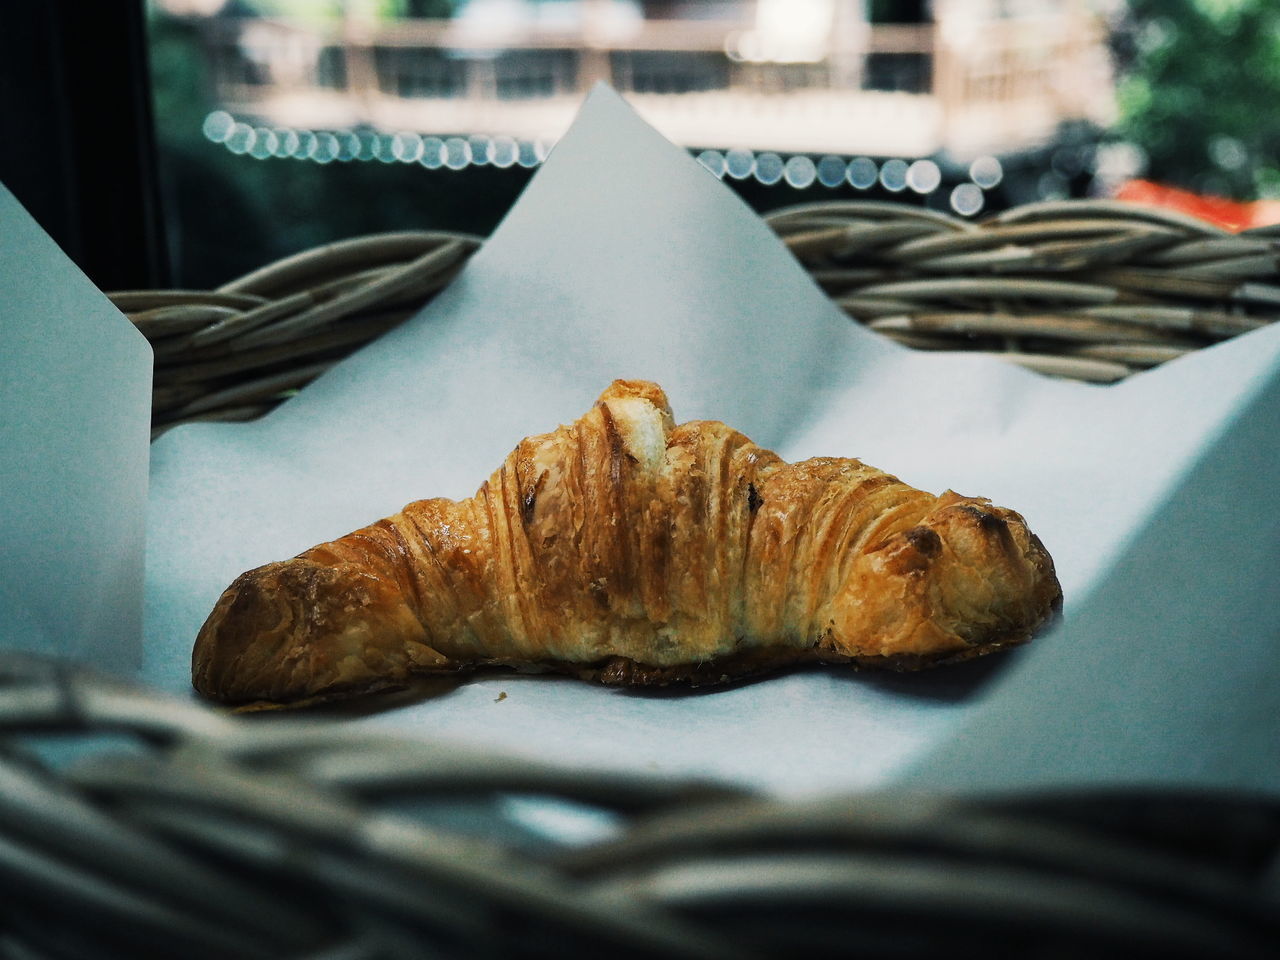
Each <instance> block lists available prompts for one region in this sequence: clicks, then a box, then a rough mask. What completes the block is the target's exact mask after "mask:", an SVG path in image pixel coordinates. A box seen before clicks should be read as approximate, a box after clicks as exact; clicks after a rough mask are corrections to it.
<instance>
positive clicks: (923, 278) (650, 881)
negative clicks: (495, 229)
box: [0, 203, 1280, 960]
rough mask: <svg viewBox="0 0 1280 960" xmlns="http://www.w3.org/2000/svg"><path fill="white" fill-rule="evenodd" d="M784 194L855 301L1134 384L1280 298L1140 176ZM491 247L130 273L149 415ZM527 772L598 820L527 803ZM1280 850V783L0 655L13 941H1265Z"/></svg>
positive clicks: (1014, 352) (821, 950) (1227, 946)
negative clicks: (1187, 777)
mask: <svg viewBox="0 0 1280 960" xmlns="http://www.w3.org/2000/svg"><path fill="white" fill-rule="evenodd" d="M769 222H770V223H771V224H772V226H773V227H774V229H775V230H776V231H777V232H778V233H779V234H780V235H781V236H782V237H783V238H784V240H785V241H786V243H787V244H788V246H789V247H790V248H791V250H792V251H793V252H794V253H795V255H796V256H797V257H798V258H799V259H800V260H801V262H802V263H804V264H805V266H806V267H807V268H808V269H809V270H810V271H811V272H812V273H813V275H814V277H815V279H816V280H817V282H818V283H820V284H821V285H822V287H823V289H825V290H827V291H828V292H829V293H830V295H831V296H832V298H833V299H834V300H835V302H837V303H838V304H840V306H841V307H842V308H843V309H844V310H845V311H846V312H848V313H849V315H850V316H851V317H853V318H854V319H856V320H857V321H859V322H862V323H865V324H867V325H868V326H869V327H871V328H872V329H875V330H877V331H879V332H881V333H883V334H884V335H885V336H888V337H892V338H894V339H896V340H898V341H900V342H902V343H905V344H908V345H910V346H913V347H918V348H921V349H931V350H967V351H983V352H992V353H995V354H997V355H999V356H1003V357H1006V358H1008V359H1010V360H1012V361H1014V362H1016V363H1021V364H1024V365H1027V366H1031V367H1033V368H1035V369H1038V370H1042V371H1045V372H1047V373H1050V374H1053V375H1059V376H1070V377H1077V378H1080V379H1086V380H1093V381H1112V380H1117V379H1120V378H1122V377H1124V376H1126V375H1128V374H1129V373H1131V372H1133V371H1134V370H1138V369H1142V368H1144V367H1147V366H1151V365H1154V364H1157V363H1161V362H1163V361H1165V360H1167V359H1170V358H1172V357H1175V356H1178V355H1180V354H1182V353H1185V352H1186V351H1188V350H1193V349H1196V348H1198V347H1201V346H1205V345H1208V344H1211V343H1214V342H1216V341H1219V340H1222V339H1224V338H1227V337H1230V336H1233V335H1235V334H1238V333H1242V332H1245V331H1247V330H1252V329H1254V328H1256V327H1258V326H1261V325H1263V324H1265V323H1268V322H1270V321H1271V320H1272V319H1273V317H1274V316H1275V312H1276V311H1277V310H1280V277H1278V276H1277V268H1276V259H1275V256H1276V248H1275V241H1273V240H1272V239H1271V237H1270V235H1269V234H1267V233H1252V234H1247V235H1240V236H1233V235H1228V234H1224V233H1222V232H1220V231H1218V230H1216V229H1214V228H1212V227H1209V226H1206V225H1204V224H1201V223H1198V222H1194V221H1190V220H1187V219H1185V218H1180V217H1173V216H1169V215H1165V214H1156V213H1152V212H1150V211H1143V210H1138V209H1134V208H1129V207H1120V206H1117V205H1114V204H1098V203H1072V204H1054V205H1041V206H1034V207H1026V208H1022V209H1020V210H1015V211H1013V212H1011V213H1009V214H1006V215H1004V216H1002V217H998V218H996V219H994V220H991V221H989V222H986V223H983V224H978V225H974V224H969V223H965V222H962V221H957V220H953V219H951V218H948V217H943V216H939V215H937V214H933V213H928V212H924V211H921V210H919V209H917V208H911V207H907V206H900V205H893V204H873V203H829V204H820V205H812V206H805V207H798V208H793V209H790V210H785V211H781V212H779V213H776V214H774V215H772V216H771V217H770V218H769ZM481 242H482V241H481V240H480V239H479V238H476V237H467V236H458V235H447V234H438V233H397V234H388V235H381V236H375V237H364V238H358V239H355V240H351V241H347V242H344V243H338V244H333V245H331V246H326V247H322V248H319V249H316V250H312V251H308V252H306V253H303V254H300V255H298V256H295V257H290V258H288V259H286V260H283V261H281V262H279V263H276V264H273V265H271V266H269V267H266V268H264V269H262V270H260V271H257V272H255V273H253V274H251V275H249V276H247V277H244V278H242V279H240V280H237V281H235V282H233V283H229V284H227V285H225V286H223V287H222V288H220V289H218V290H216V291H212V292H207V293H200V292H190V291H145V292H130V293H118V294H114V295H112V299H113V300H114V301H115V303H116V304H117V305H118V306H119V307H120V308H121V309H122V310H124V311H125V312H126V313H128V314H129V315H130V317H131V318H132V319H133V321H134V322H135V323H136V324H137V326H138V328H139V329H140V330H141V331H142V332H143V333H144V334H146V336H147V337H148V338H149V339H150V340H151V342H152V344H153V345H154V347H155V355H156V378H155V429H156V431H157V432H158V431H162V430H164V429H166V428H167V427H169V426H172V425H174V424H177V423H182V422H187V421H192V420H202V419H204V420H207V419H219V420H243V419H249V418H252V417H255V416H258V415H260V414H261V413H263V412H264V411H266V410H267V409H269V408H270V407H271V406H272V405H274V404H275V403H278V402H279V401H280V400H281V399H283V398H284V397H286V396H287V395H289V393H290V392H291V391H293V390H296V389H297V388H299V387H301V386H302V385H304V384H305V383H307V382H308V381H309V380H310V379H312V378H313V377H315V376H316V375H317V374H318V373H320V372H321V371H323V370H324V369H326V368H327V367H328V366H329V365H331V364H333V363H334V362H336V361H337V360H339V359H340V358H341V357H343V356H345V355H346V354H347V353H349V352H350V351H352V350H353V349H355V348H356V347H358V346H360V345H361V344H363V343H365V342H367V341H369V340H371V339H372V338H373V337H376V336H377V335H379V334H380V333H382V332H384V331H386V330H388V329H390V328H391V327H392V326H394V325H395V324H397V323H399V322H401V321H402V320H403V319H405V318H406V317H408V316H409V315H411V314H412V313H414V312H415V311H416V310H418V309H419V308H420V307H421V305H422V304H423V303H424V302H426V301H427V300H428V299H430V298H431V297H432V296H433V295H434V294H435V293H436V292H438V291H439V290H440V289H441V288H443V287H444V286H445V285H446V284H447V283H448V282H449V281H450V279H451V278H452V277H453V276H454V275H455V274H456V273H457V272H458V271H459V270H460V269H461V267H462V266H463V264H464V263H465V261H466V259H467V258H468V257H469V256H470V255H471V253H473V252H474V251H475V250H476V249H477V248H478V247H479V246H480V245H481ZM33 735H34V736H33ZM50 735H54V736H55V737H56V739H57V743H56V749H52V750H51V749H50V742H51V741H50ZM531 797H533V798H537V803H539V804H541V805H542V807H541V809H546V805H547V804H550V805H551V809H552V810H555V809H559V810H561V812H562V813H563V812H564V811H565V809H566V808H567V809H568V810H569V811H572V812H574V814H575V816H574V817H570V818H569V819H568V820H564V819H563V818H562V819H561V822H562V823H564V822H569V823H575V824H577V825H578V828H575V829H577V832H576V833H575V832H574V830H568V831H566V830H564V829H560V830H556V829H547V828H546V826H545V823H546V822H545V821H542V823H543V826H542V827H533V826H530V824H529V821H528V820H525V821H522V820H521V819H520V817H519V816H514V817H513V816H512V809H513V808H512V806H511V805H512V804H513V803H514V804H515V805H516V807H515V809H517V810H518V809H519V804H520V803H526V804H527V803H528V802H529V798H531ZM583 824H585V825H587V826H591V825H593V824H594V825H595V826H594V828H593V830H588V831H587V832H586V833H583V832H582V831H581V829H579V828H580V827H581V826H582V825H583ZM1278 858H1280V802H1277V801H1276V800H1275V799H1274V798H1262V797H1255V796H1240V795H1234V794H1228V793H1219V794H1206V793H1196V794H1189V793H1185V792H1172V791H1150V790H1148V791H1140V790H1131V791H1126V792H1117V791H1076V792H1071V793H1055V794H1049V793H1040V794H1035V795H1019V796H1010V795H1004V796H995V795H987V796H977V795H965V796H954V797H945V796H928V797H924V796H920V795H912V794H893V795H879V796H877V795H870V796H867V795H863V796H856V797H839V796H837V797H828V798H825V799H822V800H819V801H808V802H800V801H782V800H779V799H776V798H768V797H762V796H759V795H754V794H752V793H750V792H748V791H745V790H743V789H740V788H738V787H733V786H729V785H726V784H720V783H709V782H695V781H680V780H676V781H673V780H671V779H666V778H659V777H646V776H622V775H617V774H608V773H603V772H600V773H588V772H584V771H570V770H564V769H560V768H556V767H553V766H548V765H543V764H538V763H531V762H527V761H522V760H518V759H513V758H509V757H503V756H494V755H489V754H486V753H468V752H466V751H462V750H459V749H458V748H457V747H454V746H450V747H442V746H437V745H433V744H429V743H423V742H416V741H415V742H407V741H404V740H400V739H396V738H393V737H390V736H385V735H379V734H376V733H371V732H369V731H368V730H362V729H358V728H352V727H350V726H349V725H346V724H343V723H342V722H341V721H335V720H333V719H331V718H329V719H326V718H324V717H319V718H316V717H313V718H311V719H297V718H286V719H280V718H276V719H274V720H272V719H267V720H266V721H265V722H264V721H263V718H259V719H258V720H257V721H253V720H251V719H248V718H243V717H234V716H229V715H226V714H224V713H221V712H217V711H214V710H212V709H209V708H205V707H201V706H196V705H194V704H190V703H183V702H177V701H173V700H168V699H165V698H162V697H158V696H156V695H154V694H151V693H148V692H146V691H141V690H137V689H132V688H128V687H125V686H122V685H120V684H119V683H117V682H113V681H108V680H104V679H103V678H101V677H96V676H93V675H89V674H86V673H83V672H81V671H78V670H75V669H69V668H67V667H66V666H65V665H62V664H58V663H55V662H52V661H48V660H43V659H37V658H30V657H22V656H17V655H12V654H0V878H3V880H4V886H5V896H4V897H3V898H0V956H3V957H13V958H23V960H36V958H59V960H65V958H80V957H84V958H93V960H98V958H101V960H116V958H124V957H129V958H133V957H148V956H157V957H184V958H193V960H201V958H206V957H207V958H210V960H212V958H226V957H243V958H259V957H261V958H264V960H265V958H272V960H275V958H285V957H288V958H293V960H303V958H313V960H339V958H342V960H364V958H368V960H374V958H401V957H403V958H419V957H447V958H475V957H504V958H525V957H528V958H534V957H538V958H543V957H553V956H554V957H565V956H570V957H574V956H584V957H585V956H611V957H617V958H622V957H653V958H657V957H663V958H690V960H693V958H706V960H711V958H730V957H779V958H781V957H793V956H805V957H810V958H822V957H838V956H839V957H843V956H861V957H873V958H874V957H888V956H892V957H899V958H912V957H920V958H923V957H935V956H941V955H946V956H952V957H957V956H992V955H1015V954H1016V955H1020V956H1049V955H1053V956H1068V955H1070V956H1078V955H1085V954H1087V955H1093V956H1127V957H1128V956H1160V957H1162V958H1166V960H1171V958H1180V957H1181V958H1190V957H1221V956H1232V957H1259V958H1263V957H1270V956H1274V953H1273V947H1274V945H1275V943H1277V942H1280V903H1278V901H1277V887H1276V882H1275V881H1276V876H1277V874H1276V864H1277V863H1278V862H1280V859H1278Z"/></svg>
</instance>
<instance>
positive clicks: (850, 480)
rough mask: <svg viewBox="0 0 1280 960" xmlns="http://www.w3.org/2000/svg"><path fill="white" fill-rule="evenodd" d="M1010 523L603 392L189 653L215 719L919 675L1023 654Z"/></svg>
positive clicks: (1057, 593) (1032, 606)
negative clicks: (474, 688)
mask: <svg viewBox="0 0 1280 960" xmlns="http://www.w3.org/2000/svg"><path fill="white" fill-rule="evenodd" d="M1061 596H1062V594H1061V590H1060V588H1059V585H1058V581H1057V578H1056V576H1055V574H1054V568H1053V561H1052V560H1051V559H1050V557H1049V554H1048V553H1047V552H1046V551H1045V549H1044V547H1043V545H1042V544H1041V543H1040V541H1039V539H1038V538H1037V537H1036V536H1035V535H1034V534H1032V533H1031V532H1030V531H1029V530H1028V529H1027V526H1026V523H1025V522H1024V521H1023V519H1022V517H1021V516H1019V515H1018V514H1017V513H1014V512H1013V511H1011V510H1006V509H1002V508H1000V507H995V506H992V505H991V503H990V501H988V500H985V499H980V498H974V497H963V496H960V495H959V494H956V493H953V492H950V491H948V492H946V493H944V494H943V495H942V496H940V497H939V496H933V495H932V494H928V493H924V492H922V491H920V490H916V489H914V488H912V487H910V486H908V485H907V484H905V483H902V482H901V481H900V480H898V479H897V478H895V477H892V476H890V475H888V474H886V473H884V472H882V471H880V470H877V469H875V468H873V467H869V466H866V465H865V464H863V463H861V462H859V461H858V460H852V459H838V458H830V457H818V458H814V459H811V460H805V461H804V462H802V463H795V464H788V463H785V462H783V461H782V460H781V459H780V458H779V457H778V456H777V455H775V454H773V453H771V452H769V451H768V450H765V449H763V448H761V447H759V446H757V445H756V444H754V443H752V442H751V441H750V440H748V439H747V438H746V437H745V436H743V435H742V434H741V433H738V432H737V431H736V430H732V429H730V428H729V427H727V426H725V425H724V424H722V423H719V422H714V421H692V422H689V423H684V424H681V425H679V426H676V425H675V424H674V422H673V420H672V415H671V409H670V407H669V405H668V403H667V398H666V396H665V395H664V393H663V392H662V390H661V388H659V387H658V386H657V385H656V384H653V383H648V382H644V381H627V380H618V381H615V382H614V383H613V384H612V385H611V386H610V387H609V388H608V389H607V390H605V391H604V393H603V394H602V395H601V396H600V399H599V400H598V401H597V402H596V404H595V406H594V407H593V408H592V409H591V410H589V411H588V412H587V413H586V414H585V415H584V416H583V417H581V418H580V419H579V420H577V421H576V422H575V423H573V424H572V425H570V426H562V427H560V428H559V429H557V430H555V431H554V432H552V433H547V434H543V435H541V436H535V437H529V438H527V439H525V440H523V441H521V443H520V444H519V445H518V446H517V447H516V448H515V450H513V451H512V452H511V454H510V455H509V456H508V457H507V458H506V460H505V461H504V462H503V464H502V466H501V467H500V468H499V469H498V471H497V472H496V473H494V474H493V475H492V476H491V477H490V478H489V479H488V481H486V482H485V483H484V484H483V485H482V486H481V487H480V489H479V491H478V492H477V493H476V494H475V496H473V497H471V498H470V499H467V500H461V501H453V500H445V499H435V500H419V501H417V502H415V503H411V504H409V505H408V506H406V507H405V508H404V509H403V510H402V511H401V512H400V513H397V514H396V515H394V516H391V517H388V518H386V519H384V520H380V521H378V522H377V523H375V524H373V525H371V526H368V527H365V528H363V529H361V530H357V531H355V532H354V533H351V534H348V535H347V536H345V537H342V538H341V539H339V540H335V541H333V542H331V543H323V544H320V545H319V546H317V547H313V548H312V549H310V550H307V551H306V552H305V553H302V554H300V555H299V556H297V557H295V558H294V559H292V560H286V561H284V562H280V563H268V564H266V565H265V566H262V567H259V568H257V569H255V570H250V571H249V572H248V573H245V574H243V575H241V576H240V577H239V578H238V579H236V581H235V582H234V583H232V584H231V586H230V587H228V588H227V590H226V591H225V592H224V593H223V594H222V597H221V598H220V599H219V600H218V602H217V605H216V606H215V607H214V609H213V612H212V613H211V614H210V615H209V618H208V620H207V621H206V622H205V624H204V626H203V628H202V629H201V630H200V633H199V636H198V637H197V639H196V642H195V648H194V651H193V655H192V678H193V682H194V685H195V687H196V689H197V690H198V691H200V692H201V693H202V694H204V695H206V696H208V697H211V698H214V699H216V700H220V701H225V702H230V703H241V704H245V703H253V702H258V704H259V705H260V706H267V705H271V704H298V703H301V702H309V701H315V700H318V699H333V698H337V697H343V696H352V695H356V694H360V693H365V692H369V691H372V690H376V689H381V688H389V687H398V686H404V685H405V684H406V683H407V682H408V681H409V680H410V678H412V677H413V676H414V675H416V674H430V673H440V672H452V671H462V670H469V669H472V668H475V667H479V666H482V665H502V666H507V667H514V668H517V669H525V670H552V671H558V672H562V673H568V674H572V675H575V676H578V677H581V678H584V679H590V680H595V681H599V682H601V683H606V684H627V685H662V684H667V683H671V682H677V681H678V682H685V683H690V684H710V683H721V682H726V681H729V680H733V679H736V678H739V677H743V676H746V675H749V674H755V673H759V672H762V671H765V670H768V669H771V668H774V667H778V666H781V665H785V664H793V663H801V662H813V661H820V662H827V663H852V664H856V665H882V666H887V667H892V668H896V669H914V668H918V667H923V666H928V665H931V664H937V663H944V662H952V661H958V660H965V659H968V658H970V657H974V656H977V655H979V654H985V653H990V652H991V651H994V650H999V649H1002V648H1005V647H1009V646H1012V645H1014V644H1017V643H1021V642H1022V641H1025V640H1027V639H1029V638H1030V637H1031V635H1032V634H1033V633H1034V632H1035V631H1036V629H1037V628H1038V627H1040V626H1041V625H1042V624H1044V623H1045V621H1046V620H1048V619H1049V618H1050V617H1051V616H1052V614H1053V613H1054V611H1055V610H1056V609H1057V608H1058V607H1059V606H1060V605H1061Z"/></svg>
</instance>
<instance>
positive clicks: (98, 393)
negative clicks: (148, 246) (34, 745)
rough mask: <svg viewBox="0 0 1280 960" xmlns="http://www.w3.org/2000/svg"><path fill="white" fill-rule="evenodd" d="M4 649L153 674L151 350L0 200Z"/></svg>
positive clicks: (20, 213)
mask: <svg viewBox="0 0 1280 960" xmlns="http://www.w3.org/2000/svg"><path fill="white" fill-rule="evenodd" d="M0 305H3V306H2V307H0V309H2V310H3V312H2V313H0V544H3V546H0V645H3V646H4V647H5V648H8V649H22V650H32V651H40V652H44V653H52V654H57V655H61V656H64V657H69V658H71V659H74V660H77V661H79V662H82V663H88V664H92V665H93V666H95V667H98V668H101V669H106V670H110V671H112V672H117V673H118V672H129V671H132V670H136V669H137V668H138V666H139V665H140V663H141V660H142V570H143V550H144V530H145V522H146V498H147V458H148V446H147V445H148V441H149V439H150V423H151V347H150V346H149V345H148V344H147V341H146V339H145V338H144V337H143V336H142V335H141V334H140V333H138V331H137V330H136V329H135V328H134V327H133V325H132V324H131V323H130V322H129V321H128V320H127V319H126V318H125V317H124V316H123V315H122V314H121V313H120V312H119V311H118V310H116V308H115V307H114V306H112V305H111V301H109V300H108V299H107V298H106V297H105V296H103V295H102V293H100V292H99V291H98V289H97V288H96V287H94V285H93V284H92V283H90V282H89V280H88V278H87V277H85V275H84V274H83V273H81V272H80V270H79V269H78V268H77V267H76V266H75V264H73V263H72V262H71V261H70V260H69V259H68V258H67V257H66V255H65V254H64V253H63V252H62V251H61V250H60V249H58V247H57V245H56V244H55V243H54V242H53V241H52V240H51V239H50V238H49V236H48V235H47V234H46V233H45V232H44V231H43V230H41V229H40V227H39V226H38V225H37V224H36V222H35V221H34V220H33V219H31V217H30V215H29V214H28V213H27V212H26V211H25V210H23V209H22V207H21V205H19V203H18V201H17V200H16V199H15V198H14V197H13V195H12V194H11V193H9V192H8V191H7V190H6V189H5V188H4V187H0Z"/></svg>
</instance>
